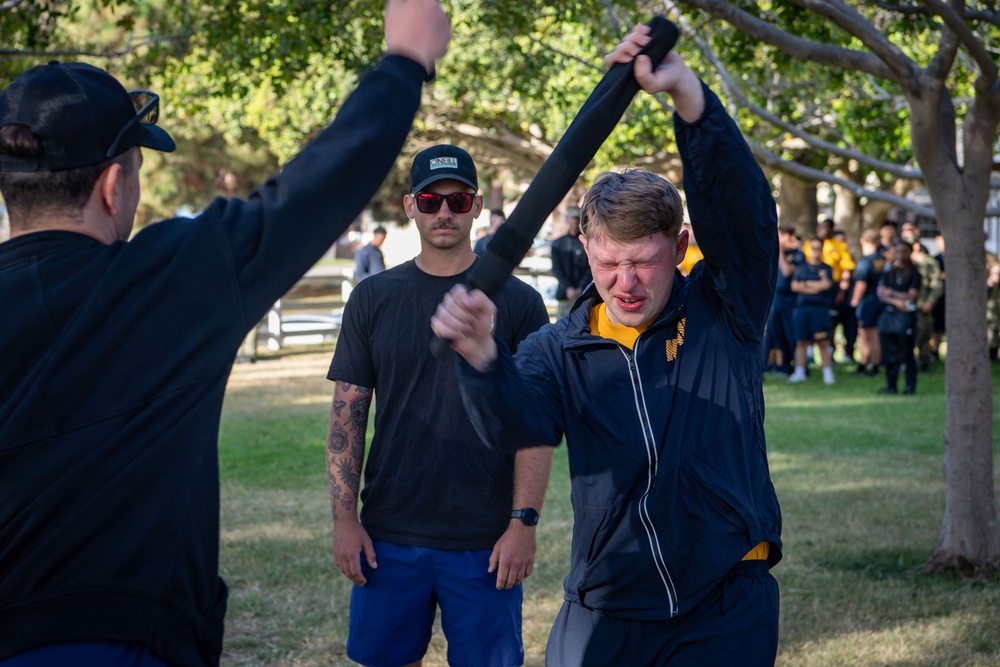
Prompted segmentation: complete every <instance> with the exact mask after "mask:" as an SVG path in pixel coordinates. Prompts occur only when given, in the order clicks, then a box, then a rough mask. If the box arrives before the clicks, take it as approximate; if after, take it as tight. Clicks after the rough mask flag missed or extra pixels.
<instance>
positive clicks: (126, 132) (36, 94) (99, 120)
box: [0, 60, 176, 172]
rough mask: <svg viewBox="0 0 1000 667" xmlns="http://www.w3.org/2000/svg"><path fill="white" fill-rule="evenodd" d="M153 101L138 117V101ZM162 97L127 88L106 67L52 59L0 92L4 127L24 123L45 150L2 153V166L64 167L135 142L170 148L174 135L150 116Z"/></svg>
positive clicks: (99, 157) (21, 168) (119, 151)
mask: <svg viewBox="0 0 1000 667" xmlns="http://www.w3.org/2000/svg"><path fill="white" fill-rule="evenodd" d="M133 97H134V98H135V99H136V100H142V101H144V102H148V103H149V104H150V106H149V108H148V109H147V113H143V115H142V119H143V122H140V121H139V116H138V114H139V109H137V106H138V102H134V101H133ZM158 104H159V98H158V97H156V96H155V95H153V94H151V93H147V92H145V91H143V92H142V94H139V93H138V92H137V93H136V94H129V93H128V92H127V91H126V90H125V88H124V86H122V84H121V83H119V82H118V80H117V79H115V78H114V77H113V76H111V75H110V74H108V73H107V72H105V71H104V70H102V69H99V68H97V67H94V66H93V65H87V64H86V63H78V62H72V63H60V62H57V61H54V60H53V61H51V62H50V63H49V64H47V65H38V66H37V67H32V68H31V69H29V70H28V71H27V72H24V73H23V74H21V75H20V76H19V77H17V78H16V79H14V81H13V82H12V83H11V84H10V85H9V86H7V88H6V89H4V91H3V92H2V93H0V127H3V126H5V125H25V126H27V127H29V128H30V129H31V130H32V131H33V132H34V133H35V135H36V136H37V137H38V138H39V139H40V140H41V142H42V155H40V156H38V157H32V158H22V157H15V156H9V155H0V171H8V172H13V171H22V172H23V171H64V170H66V169H77V168H79V167H88V166H91V165H95V164H99V163H101V162H103V161H104V160H106V159H108V158H111V157H115V156H116V155H120V154H122V153H124V152H125V151H127V150H128V149H130V148H132V147H133V146H145V147H146V148H152V149H154V150H158V151H163V152H165V153H169V152H172V151H173V150H174V148H176V145H175V144H174V140H173V139H172V138H171V137H170V135H169V134H167V132H166V131H165V130H163V129H162V128H159V127H157V126H156V125H153V124H152V123H151V122H149V119H150V117H151V115H152V116H154V118H153V122H155V111H156V109H157V106H156V105H158Z"/></svg>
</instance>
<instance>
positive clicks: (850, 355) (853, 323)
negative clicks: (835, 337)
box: [833, 297, 858, 361]
mask: <svg viewBox="0 0 1000 667" xmlns="http://www.w3.org/2000/svg"><path fill="white" fill-rule="evenodd" d="M834 310H835V311H836V315H834V317H833V331H834V332H836V331H837V325H838V324H839V325H840V326H842V327H843V328H844V356H846V357H847V360H848V361H852V360H853V359H854V344H855V342H857V340H858V316H857V314H856V313H855V309H854V308H852V307H851V299H850V297H848V298H847V299H845V300H844V303H842V304H840V305H839V306H834Z"/></svg>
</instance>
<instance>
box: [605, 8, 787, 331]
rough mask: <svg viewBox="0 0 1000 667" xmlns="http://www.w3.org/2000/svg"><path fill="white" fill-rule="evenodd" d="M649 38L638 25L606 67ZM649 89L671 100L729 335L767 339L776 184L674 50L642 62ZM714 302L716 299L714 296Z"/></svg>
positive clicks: (698, 228) (697, 225)
mask: <svg viewBox="0 0 1000 667" xmlns="http://www.w3.org/2000/svg"><path fill="white" fill-rule="evenodd" d="M648 41H649V37H648V28H646V27H644V26H636V27H635V28H634V29H633V31H632V33H630V34H629V36H628V37H626V38H625V40H624V41H623V42H622V43H621V44H619V45H618V47H617V48H616V49H615V52H614V53H612V54H611V55H610V56H608V58H606V59H605V62H607V63H608V64H611V63H617V62H628V61H629V60H630V59H632V58H633V57H635V54H637V53H638V51H639V49H640V48H641V47H642V46H643V45H644V44H645V43H646V42H648ZM635 77H636V80H637V81H638V82H639V84H640V85H641V86H642V88H643V90H646V91H647V92H650V93H656V92H665V93H667V94H668V95H670V98H671V101H672V102H673V104H674V108H675V109H676V114H675V116H674V128H675V133H676V137H677V146H678V148H679V149H680V154H681V161H682V163H683V165H684V195H685V198H686V200H687V207H688V214H689V217H690V219H691V226H692V228H693V229H694V232H695V236H697V238H698V245H699V247H700V248H701V251H702V252H703V253H704V255H705V262H706V265H707V269H708V276H709V279H710V280H711V282H712V285H711V287H710V288H709V289H707V290H706V293H708V294H709V295H718V298H720V299H721V302H722V304H723V306H724V312H725V315H726V319H728V324H729V328H730V330H731V331H732V332H733V333H734V334H735V335H736V336H737V337H739V338H740V339H742V340H743V341H744V342H746V343H748V344H757V343H759V342H760V340H761V339H762V338H763V335H764V324H765V322H766V320H767V314H768V311H769V309H770V306H771V298H772V296H773V295H774V286H775V281H776V272H777V263H778V257H777V256H778V232H777V213H776V210H775V206H774V199H773V197H772V196H771V186H770V183H768V181H767V178H765V176H764V173H763V171H761V169H760V166H759V165H758V164H757V162H756V160H754V158H753V155H752V154H751V152H750V148H749V147H748V146H747V143H746V141H745V140H744V139H743V135H742V133H741V132H740V130H739V128H738V127H737V126H736V123H735V122H733V119H732V118H730V117H729V115H728V114H727V113H726V111H725V109H724V108H723V107H722V103H721V102H720V101H719V99H718V97H717V96H716V95H715V94H714V93H712V92H711V91H710V90H709V89H708V88H707V87H706V86H705V85H704V84H703V83H702V82H701V81H700V80H699V79H698V77H697V76H696V75H695V74H694V73H693V72H692V71H691V70H690V69H689V68H688V67H687V65H686V64H685V63H684V60H683V58H681V57H680V56H679V55H678V54H677V53H675V52H670V53H669V54H668V55H667V57H666V59H664V61H663V63H661V64H660V65H659V66H658V67H656V69H655V70H653V69H651V63H650V61H649V59H648V58H647V57H645V56H639V57H638V58H635ZM713 298H714V297H713Z"/></svg>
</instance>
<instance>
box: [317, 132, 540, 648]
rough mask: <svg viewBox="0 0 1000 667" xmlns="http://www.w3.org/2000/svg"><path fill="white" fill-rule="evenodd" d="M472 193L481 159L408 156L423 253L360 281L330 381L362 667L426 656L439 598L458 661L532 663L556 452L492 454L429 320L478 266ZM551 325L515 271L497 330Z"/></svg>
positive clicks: (514, 336) (514, 338)
mask: <svg viewBox="0 0 1000 667" xmlns="http://www.w3.org/2000/svg"><path fill="white" fill-rule="evenodd" d="M478 187H479V184H478V178H477V174H476V167H475V164H473V161H472V158H471V157H470V156H469V154H468V153H467V152H465V151H464V150H462V149H460V148H458V147H456V146H449V145H441V146H434V147H432V148H428V149H427V150H425V151H422V152H421V153H419V154H418V155H417V156H416V157H415V158H414V160H413V166H412V168H411V170H410V193H409V194H407V195H405V196H404V197H403V206H404V208H405V210H406V214H407V215H408V216H409V217H410V218H413V220H414V221H415V223H416V227H417V230H418V232H419V234H420V253H419V254H418V255H417V256H416V257H415V258H414V259H413V260H411V261H409V262H406V263H404V264H402V265H400V266H397V267H394V268H392V269H389V270H387V271H383V272H381V273H379V274H377V275H374V276H371V277H369V278H367V279H365V280H363V281H362V282H360V283H358V286H357V287H356V288H355V289H354V292H353V293H352V294H351V300H350V301H348V302H347V306H346V308H345V309H344V323H343V327H342V329H341V332H340V336H339V338H338V340H337V350H336V352H335V354H334V357H333V362H332V363H331V365H330V372H329V374H328V375H327V377H328V378H329V379H330V380H332V381H334V382H335V383H336V385H335V389H334V396H333V409H332V411H331V413H330V433H329V439H328V452H327V462H328V467H329V473H330V474H329V478H330V500H331V506H332V509H333V549H334V556H335V559H336V562H337V566H338V567H339V568H340V570H341V571H342V572H343V573H344V575H345V576H346V577H347V578H348V579H350V580H351V581H352V582H354V584H355V586H354V589H353V591H352V594H351V614H350V635H349V638H348V641H347V655H348V657H350V658H351V659H352V660H354V661H356V662H359V663H361V664H363V665H411V664H414V663H419V662H420V660H421V658H422V657H423V655H424V653H425V651H426V650H427V645H428V642H429V641H430V636H431V627H432V623H433V621H434V615H435V613H436V611H435V608H436V607H438V606H439V607H440V608H441V624H442V627H443V629H444V634H445V637H446V638H447V640H448V662H449V664H452V665H477V666H481V667H490V666H492V667H507V666H510V665H520V664H521V663H522V661H523V660H524V651H523V646H522V642H521V598H522V594H521V584H520V582H521V581H522V580H523V579H524V578H525V577H527V576H528V575H530V574H531V570H532V566H533V563H534V555H535V524H536V523H537V521H538V512H539V510H541V507H542V500H543V499H544V496H545V486H546V484H547V482H548V477H549V469H550V467H551V463H552V451H551V449H549V448H547V447H543V448H535V449H524V450H521V451H520V452H518V453H517V454H516V455H514V454H513V453H505V452H496V453H494V454H489V455H487V456H483V455H482V451H480V450H481V449H484V448H483V447H482V444H481V442H480V440H479V437H478V436H477V435H476V432H475V430H474V429H473V426H472V424H471V422H470V421H469V418H468V417H467V416H466V414H465V410H463V409H462V399H461V396H460V394H459V389H458V383H457V381H456V378H455V360H454V353H452V352H451V351H450V350H448V351H446V354H445V355H444V356H443V357H442V358H438V357H435V356H434V355H432V354H431V353H430V344H431V340H432V338H433V334H432V333H431V329H430V327H429V326H428V321H429V319H430V316H431V314H432V313H433V312H434V309H435V308H436V307H437V305H438V304H439V303H440V302H441V298H442V297H443V296H444V295H445V294H446V293H447V291H448V290H449V289H451V287H452V286H453V285H454V284H455V283H456V282H461V281H464V280H465V279H466V277H467V275H468V273H469V271H470V270H471V269H472V267H473V265H474V264H475V262H476V261H477V258H476V255H475V254H474V253H473V251H472V245H471V239H470V232H471V230H472V223H473V220H474V219H475V218H476V216H478V215H479V213H480V211H481V210H482V206H483V199H482V197H481V196H480V195H479V194H477V190H478ZM547 322H548V314H547V313H546V310H545V306H544V304H543V302H542V298H541V296H540V295H539V294H538V292H536V291H535V290H534V289H532V288H531V287H529V286H528V285H526V284H525V283H523V282H521V281H520V280H518V279H516V278H513V277H512V278H510V279H509V280H508V281H507V283H506V284H505V285H504V287H503V288H502V289H501V290H500V293H499V295H498V296H497V313H496V317H495V319H494V320H493V323H492V325H491V326H492V328H493V331H494V334H495V335H496V336H497V338H498V339H499V340H502V341H504V343H505V344H506V345H508V346H509V347H510V348H512V349H513V348H516V347H517V344H518V343H519V342H520V341H521V340H523V339H524V338H525V337H526V336H527V335H528V334H529V333H531V332H533V331H535V330H536V329H538V328H539V327H540V326H541V325H543V324H545V323H547ZM373 397H374V399H375V400H376V401H377V403H378V409H377V410H376V411H375V431H374V436H373V438H372V442H371V451H370V452H369V455H368V459H367V464H366V465H365V468H364V474H365V483H364V491H362V493H361V500H362V501H363V503H362V505H361V517H360V521H359V518H358V506H359V503H358V488H359V486H360V477H361V472H362V461H363V460H364V453H365V432H366V430H367V426H368V413H369V409H370V407H371V404H372V400H373ZM522 444H530V443H522Z"/></svg>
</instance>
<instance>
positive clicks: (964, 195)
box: [910, 89, 1000, 579]
mask: <svg viewBox="0 0 1000 667" xmlns="http://www.w3.org/2000/svg"><path fill="white" fill-rule="evenodd" d="M925 92H926V93H927V94H926V95H922V96H917V97H911V100H910V101H911V108H912V110H913V125H912V128H913V135H912V138H913V147H914V153H915V154H916V156H917V160H918V162H919V163H920V167H921V169H922V170H923V171H924V174H925V176H926V177H927V181H926V182H927V189H928V191H929V192H930V195H931V200H932V201H933V202H934V208H935V211H936V213H937V217H938V221H939V224H940V225H941V231H942V233H943V234H944V239H945V272H946V273H947V285H948V287H947V290H948V299H947V302H946V308H947V312H946V326H947V332H946V335H947V340H948V356H947V362H946V364H945V386H946V388H947V390H946V399H945V401H946V414H945V434H944V477H945V483H946V495H945V515H944V524H943V526H942V529H941V537H940V541H939V543H938V548H937V550H936V551H935V553H934V554H933V555H932V556H931V558H930V560H929V561H928V563H927V565H926V567H927V569H928V570H930V571H956V572H958V573H960V574H961V575H963V576H966V577H971V578H975V579H986V578H988V577H990V576H992V575H993V574H995V573H997V572H1000V533H998V532H997V514H996V493H995V490H994V484H993V419H992V417H993V387H992V383H991V377H990V375H991V374H990V370H991V369H990V362H989V359H988V353H987V349H988V346H987V340H986V261H985V259H986V258H985V250H984V247H983V218H984V214H985V211H986V201H987V198H988V196H989V174H990V170H991V168H992V150H991V147H992V145H993V142H994V141H995V139H996V125H997V121H998V117H1000V112H998V110H997V106H998V105H997V100H996V99H991V100H987V99H985V98H984V96H982V95H979V96H977V101H976V107H974V112H973V113H970V114H969V115H968V116H967V117H966V125H965V128H964V129H965V133H966V135H967V136H966V140H967V141H966V143H965V148H966V150H965V164H958V163H957V160H956V158H955V151H954V146H949V145H948V144H947V143H946V141H947V138H948V135H946V134H945V133H944V132H942V127H943V125H942V111H945V112H947V111H948V102H949V100H947V99H946V98H944V97H942V95H941V94H940V93H939V92H937V93H936V91H934V90H926V89H925ZM978 92H980V93H982V92H983V91H978ZM994 95H995V94H994ZM980 144H982V145H980Z"/></svg>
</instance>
